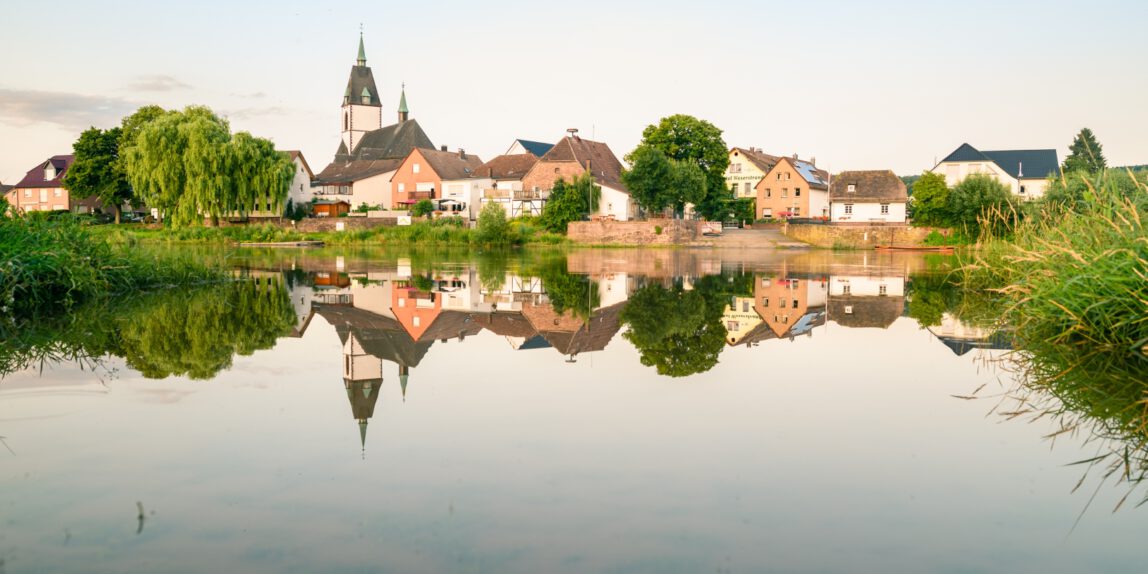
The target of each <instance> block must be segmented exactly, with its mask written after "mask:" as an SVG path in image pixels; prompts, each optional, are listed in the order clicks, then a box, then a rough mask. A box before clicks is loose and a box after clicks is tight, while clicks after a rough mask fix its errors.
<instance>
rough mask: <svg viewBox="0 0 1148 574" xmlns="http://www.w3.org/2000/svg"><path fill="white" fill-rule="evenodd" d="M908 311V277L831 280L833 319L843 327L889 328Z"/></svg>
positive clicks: (830, 302)
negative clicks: (906, 291) (906, 294)
mask: <svg viewBox="0 0 1148 574" xmlns="http://www.w3.org/2000/svg"><path fill="white" fill-rule="evenodd" d="M904 309H905V278H904V277H896V276H886V275H834V276H832V277H830V279H829V308H828V310H827V312H828V315H829V319H831V320H833V321H834V322H836V323H837V324H838V325H841V326H843V327H854V328H876V329H888V328H889V326H891V325H892V324H893V323H894V322H895V321H896V320H897V318H898V317H900V316H901V315H902V313H903V312H904Z"/></svg>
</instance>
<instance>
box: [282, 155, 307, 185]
mask: <svg viewBox="0 0 1148 574" xmlns="http://www.w3.org/2000/svg"><path fill="white" fill-rule="evenodd" d="M283 153H285V154H287V157H288V158H290V159H291V161H295V160H296V159H298V160H299V161H300V162H302V163H303V169H305V170H307V177H310V178H311V179H315V172H313V171H311V166H310V164H308V163H307V158H305V157H303V152H301V151H299V150H297V149H289V150H284V151H283Z"/></svg>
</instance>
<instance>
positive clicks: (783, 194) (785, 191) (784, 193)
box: [781, 187, 789, 197]
mask: <svg viewBox="0 0 1148 574" xmlns="http://www.w3.org/2000/svg"><path fill="white" fill-rule="evenodd" d="M781 197H789V188H788V187H783V188H781Z"/></svg>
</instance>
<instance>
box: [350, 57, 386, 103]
mask: <svg viewBox="0 0 1148 574" xmlns="http://www.w3.org/2000/svg"><path fill="white" fill-rule="evenodd" d="M364 95H366V96H368V97H369V99H368V101H366V102H364V101H363V100H362V98H363V96H364ZM343 103H345V104H346V103H350V104H354V105H356V106H382V105H383V103H382V101H381V100H379V89H378V88H376V87H375V74H374V73H372V72H371V68H370V66H352V67H351V77H350V78H348V79H347V91H345V92H343Z"/></svg>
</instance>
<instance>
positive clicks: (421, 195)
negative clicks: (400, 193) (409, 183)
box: [407, 191, 434, 203]
mask: <svg viewBox="0 0 1148 574" xmlns="http://www.w3.org/2000/svg"><path fill="white" fill-rule="evenodd" d="M407 199H409V200H410V201H411V202H412V203H413V202H416V201H421V200H424V199H434V192H433V191H408V192H407Z"/></svg>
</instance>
